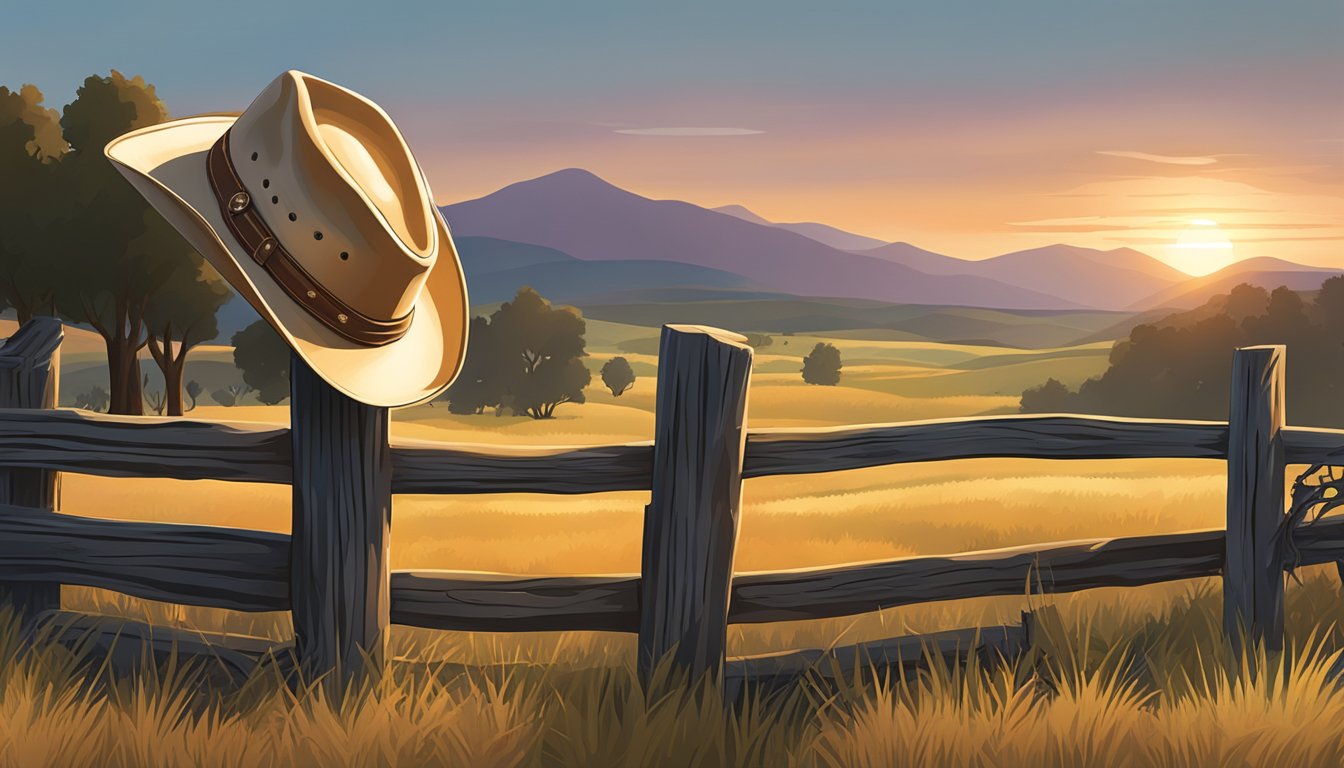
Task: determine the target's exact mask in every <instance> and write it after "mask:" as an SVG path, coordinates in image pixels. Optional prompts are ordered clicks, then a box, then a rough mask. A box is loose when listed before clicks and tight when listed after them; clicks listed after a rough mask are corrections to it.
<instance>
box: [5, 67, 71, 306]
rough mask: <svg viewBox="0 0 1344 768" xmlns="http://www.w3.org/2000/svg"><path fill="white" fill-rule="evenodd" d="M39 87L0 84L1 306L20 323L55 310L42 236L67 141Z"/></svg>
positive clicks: (50, 257)
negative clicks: (16, 87)
mask: <svg viewBox="0 0 1344 768" xmlns="http://www.w3.org/2000/svg"><path fill="white" fill-rule="evenodd" d="M42 100H43V97H42V92H41V91H39V90H38V89H37V88H36V87H35V86H32V85H25V86H23V87H22V88H20V89H19V90H18V91H11V90H9V89H8V88H5V87H3V86H0V309H4V308H5V307H6V306H9V307H13V308H14V310H15V312H16V313H17V315H18V320H19V322H20V323H25V322H27V321H28V320H29V319H30V318H31V317H32V316H33V315H35V314H39V313H46V314H55V285H56V279H57V278H56V270H55V269H54V264H55V260H54V259H53V255H54V254H53V253H52V252H51V249H50V248H49V247H48V243H47V237H48V234H49V233H50V231H51V228H52V225H53V222H52V210H53V208H54V207H55V204H56V197H55V196H54V195H53V194H52V193H53V186H54V185H53V178H54V175H55V171H54V168H55V165H56V161H57V159H58V158H59V157H60V156H61V155H62V154H64V153H65V151H66V150H67V149H68V145H67V144H66V143H65V139H64V138H63V137H62V136H61V126H60V119H59V116H58V115H57V113H56V111H55V110H53V109H48V108H46V107H44V106H43V105H42Z"/></svg>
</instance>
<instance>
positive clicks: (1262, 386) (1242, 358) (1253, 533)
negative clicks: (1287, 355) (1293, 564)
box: [1223, 346, 1287, 653]
mask: <svg viewBox="0 0 1344 768" xmlns="http://www.w3.org/2000/svg"><path fill="white" fill-rule="evenodd" d="M1284 367H1285V366H1284V348H1283V347H1282V346H1263V347H1247V348H1244V349H1238V350H1237V352H1236V354H1235V355H1234V356H1233V360H1232V393H1231V400H1230V412H1229V416H1228V425H1229V427H1228V435H1229V438H1228V450H1227V538H1226V541H1225V545H1226V548H1227V554H1226V558H1225V567H1224V569H1223V631H1224V632H1225V633H1226V635H1227V638H1228V640H1229V642H1230V643H1231V645H1232V649H1233V652H1234V653H1236V652H1239V651H1240V649H1241V644H1242V639H1243V638H1245V639H1248V640H1250V641H1251V642H1254V643H1259V642H1263V643H1264V645H1265V648H1266V649H1268V650H1271V651H1277V650H1280V649H1282V648H1283V562H1282V556H1283V555H1282V548H1281V546H1280V542H1279V532H1280V528H1281V526H1282V524H1283V520H1284V473H1285V469H1286V467H1285V465H1286V461H1287V459H1286V451H1285V448H1284V444H1283V428H1284Z"/></svg>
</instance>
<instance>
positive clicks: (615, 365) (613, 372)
mask: <svg viewBox="0 0 1344 768" xmlns="http://www.w3.org/2000/svg"><path fill="white" fill-rule="evenodd" d="M602 383H603V384H604V385H606V387H607V389H609V390H611V394H612V395H613V396H615V397H620V396H621V395H622V394H624V393H625V392H626V390H628V389H630V388H631V387H633V386H634V385H635V371H634V369H632V368H631V367H630V361H629V360H626V359H625V358H624V357H613V358H611V359H610V360H608V361H607V362H606V363H604V364H603V365H602Z"/></svg>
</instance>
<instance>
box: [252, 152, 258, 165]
mask: <svg viewBox="0 0 1344 768" xmlns="http://www.w3.org/2000/svg"><path fill="white" fill-rule="evenodd" d="M256 161H257V153H256V152H253V153H252V162H254V163H255V162H256Z"/></svg>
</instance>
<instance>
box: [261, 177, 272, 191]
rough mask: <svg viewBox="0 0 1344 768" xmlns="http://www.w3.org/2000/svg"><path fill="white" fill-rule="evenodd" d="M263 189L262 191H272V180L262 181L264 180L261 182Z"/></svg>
mask: <svg viewBox="0 0 1344 768" xmlns="http://www.w3.org/2000/svg"><path fill="white" fill-rule="evenodd" d="M261 188H262V189H270V188H271V180H270V179H262V180H261Z"/></svg>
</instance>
